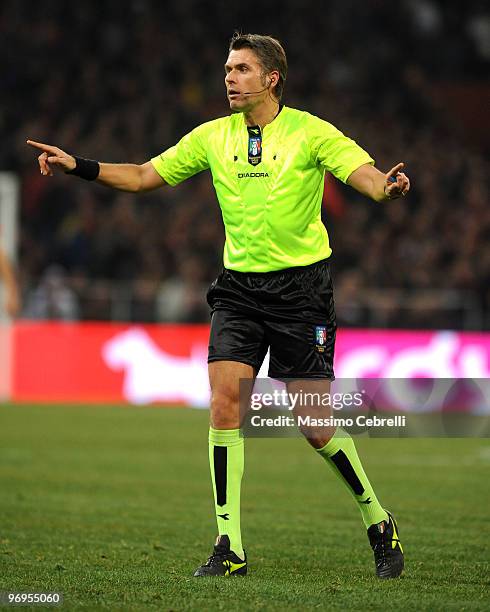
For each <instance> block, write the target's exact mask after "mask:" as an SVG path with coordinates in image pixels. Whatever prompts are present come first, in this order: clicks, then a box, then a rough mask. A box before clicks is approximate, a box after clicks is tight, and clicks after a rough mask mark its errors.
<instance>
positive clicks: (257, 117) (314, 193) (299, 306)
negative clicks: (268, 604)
mask: <svg viewBox="0 0 490 612" xmlns="http://www.w3.org/2000/svg"><path fill="white" fill-rule="evenodd" d="M286 77H287V60H286V55H285V53H284V49H283V48H282V46H281V44H280V43H279V42H278V41H277V40H275V39H274V38H271V37H270V36H262V35H256V34H243V35H242V34H236V35H235V36H234V37H233V38H232V40H231V43H230V48H229V55H228V58H227V60H226V63H225V86H226V90H227V96H228V101H229V105H230V110H231V112H232V114H231V115H229V116H226V117H223V118H220V119H215V120H213V121H209V122H208V123H205V124H203V125H200V126H198V127H197V128H195V129H194V130H193V131H192V132H190V133H189V134H187V135H186V136H184V137H183V138H182V139H181V140H180V141H179V143H178V144H176V145H175V146H173V147H171V148H170V149H167V150H166V151H164V152H163V153H162V154H161V155H159V156H157V157H155V158H153V159H151V160H150V161H148V162H146V163H145V164H142V165H136V164H107V163H99V162H97V161H94V160H87V159H84V158H80V157H74V156H72V155H69V154H67V153H65V152H64V151H62V150H61V149H59V148H58V147H53V146H51V145H45V144H43V143H37V142H34V141H28V143H29V144H31V145H32V146H34V147H36V148H38V149H40V150H41V151H42V153H41V154H40V155H39V158H38V159H39V165H40V169H41V173H42V174H43V175H45V176H49V175H51V174H52V169H53V168H54V167H57V168H60V169H62V170H64V171H65V172H67V173H69V174H74V175H76V176H80V177H82V178H85V179H87V180H97V181H98V182H99V183H102V184H104V185H107V186H109V187H113V188H115V189H120V190H123V191H130V192H143V191H149V190H152V189H156V188H158V187H162V186H163V185H171V186H173V185H177V184H178V183H180V182H182V181H183V180H185V179H187V178H189V177H191V176H193V175H194V174H196V173H198V172H200V171H202V170H207V169H209V170H210V171H211V173H212V177H213V183H214V187H215V189H216V194H217V198H218V201H219V204H220V207H221V211H222V215H223V220H224V225H225V233H226V242H225V247H224V255H223V259H224V269H223V272H222V273H221V274H220V275H219V277H218V278H217V279H216V281H215V282H214V283H213V284H212V286H211V288H210V290H209V292H208V302H209V304H210V306H211V309H212V313H213V314H212V323H211V337H210V342H209V356H208V362H209V378H210V385H211V417H210V418H211V426H210V430H209V459H210V467H211V477H212V483H213V492H214V499H215V509H216V520H217V524H218V533H219V535H218V538H217V541H216V544H215V547H214V550H213V553H212V554H211V556H210V557H209V559H208V560H207V562H206V563H204V564H203V565H201V566H200V567H199V568H198V569H197V570H196V572H195V574H194V575H195V576H230V575H244V574H246V572H247V558H246V555H245V553H244V550H243V547H242V541H241V532H240V488H241V479H242V474H243V465H244V440H243V437H242V436H241V432H240V426H241V421H240V402H239V382H240V380H241V379H251V380H253V379H254V377H255V376H256V375H257V372H258V369H259V368H260V365H261V363H262V361H263V359H264V356H265V354H266V352H267V350H268V349H270V367H269V375H270V376H272V377H274V378H279V379H286V380H289V382H288V390H290V391H292V392H298V391H302V390H305V389H308V390H309V391H315V392H320V393H322V394H323V393H328V392H329V390H330V382H331V381H332V380H333V379H334V373H333V356H334V346H335V331H336V323H335V310H334V304H333V293H332V283H331V277H330V266H329V261H328V258H329V256H330V254H331V249H330V245H329V240H328V234H327V231H326V229H325V227H324V225H323V224H322V221H321V217H320V212H321V200H322V194H323V184H324V175H325V172H326V171H328V172H331V173H332V174H333V175H334V176H336V177H337V178H338V179H340V180H341V181H343V182H345V183H347V184H348V185H350V186H352V187H353V188H354V189H356V190H357V191H359V192H360V193H362V194H364V195H365V196H367V197H369V198H371V199H372V200H375V201H376V202H384V201H387V200H391V199H394V198H397V197H400V196H403V195H405V194H406V193H407V192H408V190H409V187H410V184H409V180H408V178H407V177H406V175H405V174H404V173H403V172H402V168H403V163H399V164H397V165H396V166H394V167H393V168H392V169H391V170H390V171H389V172H388V173H386V174H385V173H383V172H380V171H379V170H377V169H376V168H375V167H374V160H373V159H372V158H371V157H370V156H369V154H368V153H366V152H365V151H364V150H363V149H362V148H361V147H359V146H358V145H357V144H356V143H355V142H354V141H353V140H351V139H350V138H348V137H346V136H344V135H343V134H342V133H341V132H340V131H339V130H337V129H336V128H335V127H334V126H333V125H331V124H329V123H327V122H326V121H323V120H321V119H319V118H318V117H314V116H312V115H310V114H309V113H306V112H303V111H299V110H296V109H292V108H288V107H286V106H283V105H282V104H281V97H282V92H283V88H284V84H285V81H286ZM367 246H368V245H367ZM291 379H292V380H291ZM305 435H306V436H307V439H308V441H309V442H310V444H311V445H312V446H313V447H314V448H315V449H316V450H317V452H318V453H319V454H320V455H321V456H322V457H323V458H324V459H325V461H326V462H327V463H328V464H329V465H330V466H331V468H332V469H333V470H334V472H335V473H336V474H337V476H338V477H339V478H340V479H341V480H342V482H343V483H344V484H345V486H346V487H347V489H348V490H349V492H350V493H351V494H352V496H353V497H354V499H355V501H356V503H357V505H358V507H359V509H360V511H361V515H362V518H363V521H364V524H365V526H366V528H367V531H368V537H369V541H370V544H371V547H372V548H373V551H374V558H375V568H376V574H377V575H378V576H379V577H381V578H394V577H397V576H399V575H400V574H401V572H402V570H403V564H404V559H403V551H402V548H401V545H400V542H399V539H398V533H397V526H396V523H395V521H394V519H393V517H392V516H391V514H389V513H388V512H387V511H386V510H384V509H383V507H382V506H381V505H380V503H379V501H378V499H377V497H376V495H375V494H374V491H373V488H372V486H371V484H370V482H369V480H368V478H367V477H366V474H365V473H364V470H363V468H362V465H361V462H360V460H359V457H358V455H357V452H356V449H355V446H354V443H353V441H352V439H351V438H350V436H349V435H348V434H347V433H346V432H343V431H339V430H337V431H335V429H326V430H323V431H322V432H321V433H306V434H305Z"/></svg>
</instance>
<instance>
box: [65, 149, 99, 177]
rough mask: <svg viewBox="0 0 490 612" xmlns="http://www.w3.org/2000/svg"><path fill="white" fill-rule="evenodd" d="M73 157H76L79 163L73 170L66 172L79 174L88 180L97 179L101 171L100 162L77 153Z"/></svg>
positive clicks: (74, 174)
mask: <svg viewBox="0 0 490 612" xmlns="http://www.w3.org/2000/svg"><path fill="white" fill-rule="evenodd" d="M73 157H74V158H75V162H76V164H77V165H76V166H75V167H74V168H73V170H69V171H68V172H65V174H73V176H79V177H80V178H83V179H85V180H86V181H95V179H96V178H97V177H98V176H99V172H100V164H99V162H98V161H95V160H94V159H85V158H84V157H77V156H76V155H74V156H73Z"/></svg>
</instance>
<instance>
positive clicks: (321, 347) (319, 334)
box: [315, 325, 327, 353]
mask: <svg viewBox="0 0 490 612" xmlns="http://www.w3.org/2000/svg"><path fill="white" fill-rule="evenodd" d="M315 343H316V350H317V351H318V352H319V353H323V352H324V351H325V346H326V344H327V328H326V327H325V326H324V325H317V326H316V327H315Z"/></svg>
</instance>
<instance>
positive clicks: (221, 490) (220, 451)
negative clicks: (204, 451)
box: [213, 446, 228, 506]
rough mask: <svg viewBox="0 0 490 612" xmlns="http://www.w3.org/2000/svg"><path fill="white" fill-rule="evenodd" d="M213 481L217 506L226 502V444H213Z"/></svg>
mask: <svg viewBox="0 0 490 612" xmlns="http://www.w3.org/2000/svg"><path fill="white" fill-rule="evenodd" d="M213 457H214V482H215V483H216V503H217V504H218V506H224V505H225V504H226V468H227V464H228V449H227V447H226V446H215V447H214V449H213Z"/></svg>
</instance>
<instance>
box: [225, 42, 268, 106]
mask: <svg viewBox="0 0 490 612" xmlns="http://www.w3.org/2000/svg"><path fill="white" fill-rule="evenodd" d="M267 83H268V81H267V77H264V75H263V69H262V66H261V65H260V64H259V61H258V60H257V56H256V55H255V53H254V52H253V51H252V50H251V49H236V50H233V51H230V55H229V56H228V59H227V60H226V64H225V86H226V93H227V96H228V101H229V103H230V109H231V110H232V111H235V112H247V111H249V110H251V109H252V108H254V107H255V106H257V105H258V104H260V103H262V102H263V101H264V100H265V98H267V97H268V96H269V91H268V90H267V89H265V88H266V86H267ZM263 89H265V91H261V90H263ZM245 92H260V93H257V94H253V95H245Z"/></svg>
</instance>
